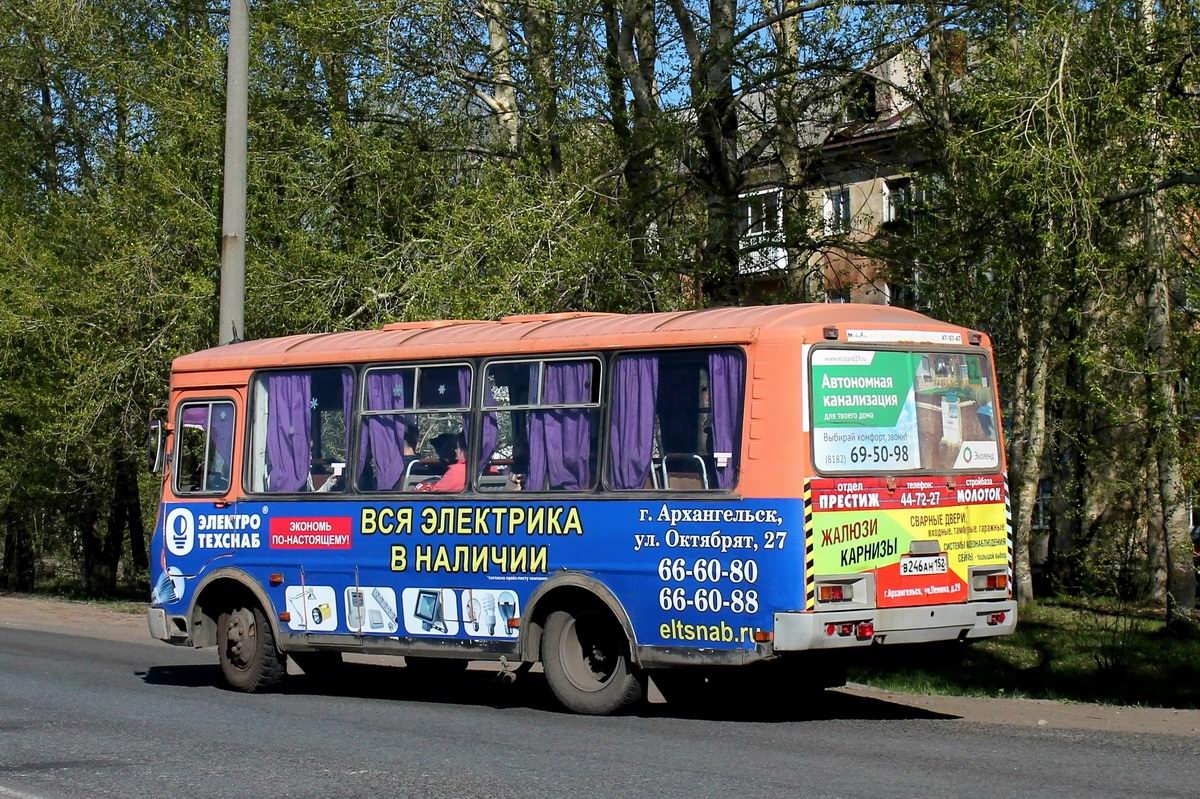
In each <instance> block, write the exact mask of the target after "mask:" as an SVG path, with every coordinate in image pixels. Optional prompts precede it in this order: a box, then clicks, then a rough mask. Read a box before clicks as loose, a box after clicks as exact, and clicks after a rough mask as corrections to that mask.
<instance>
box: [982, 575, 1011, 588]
mask: <svg viewBox="0 0 1200 799" xmlns="http://www.w3.org/2000/svg"><path fill="white" fill-rule="evenodd" d="M986 585H987V590H988V591H1003V590H1004V589H1006V588H1008V575H1007V574H989V575H988V577H987V583H986Z"/></svg>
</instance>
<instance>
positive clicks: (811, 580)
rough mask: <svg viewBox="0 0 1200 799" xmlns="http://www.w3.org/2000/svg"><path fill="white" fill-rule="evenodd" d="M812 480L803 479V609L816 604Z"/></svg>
mask: <svg viewBox="0 0 1200 799" xmlns="http://www.w3.org/2000/svg"><path fill="white" fill-rule="evenodd" d="M813 571H814V569H813V511H812V481H811V480H808V479H805V481H804V609H805V610H812V609H813V608H815V607H816V606H817V586H816V580H815V576H814V574H813Z"/></svg>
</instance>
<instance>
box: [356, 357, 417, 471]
mask: <svg viewBox="0 0 1200 799" xmlns="http://www.w3.org/2000/svg"><path fill="white" fill-rule="evenodd" d="M411 375H412V373H411V372H409V371H407V370H404V371H394V372H370V373H369V374H368V375H367V410H369V411H390V410H400V409H402V408H405V407H408V406H407V405H406V404H405V397H406V396H408V395H409V393H410V391H409V390H408V387H406V386H405V382H406V381H405V378H408V381H407V382H409V383H411V382H412V377H411ZM364 422H365V429H366V441H365V442H364V443H365V445H366V446H364V447H363V452H361V453H360V454H359V468H360V471H361V470H362V467H363V466H365V464H366V460H367V453H368V452H369V453H370V456H371V457H372V458H373V462H374V464H375V488H377V489H379V490H381V491H389V490H391V489H393V488H395V487H396V486H397V485H398V484H399V483H400V478H401V477H403V476H404V464H405V461H404V432H405V425H404V417H403V416H401V415H400V414H388V415H386V416H367V417H365V418H364Z"/></svg>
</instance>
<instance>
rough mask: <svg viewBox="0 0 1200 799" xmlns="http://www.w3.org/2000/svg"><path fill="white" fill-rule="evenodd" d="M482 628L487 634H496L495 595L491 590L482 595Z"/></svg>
mask: <svg viewBox="0 0 1200 799" xmlns="http://www.w3.org/2000/svg"><path fill="white" fill-rule="evenodd" d="M482 605H483V629H484V630H486V631H487V634H488V635H495V634H496V596H495V594H492V593H491V592H488V593H486V594H484V595H483V600H482Z"/></svg>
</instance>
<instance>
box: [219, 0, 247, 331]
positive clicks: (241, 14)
mask: <svg viewBox="0 0 1200 799" xmlns="http://www.w3.org/2000/svg"><path fill="white" fill-rule="evenodd" d="M249 62H250V13H249V10H248V9H247V8H246V0H229V62H228V68H227V73H226V77H225V191H224V198H225V201H224V208H223V210H222V214H221V308H220V313H219V315H218V322H217V343H218V344H228V343H229V342H231V341H233V340H235V339H240V338H242V337H244V336H245V334H246V321H245V318H244V311H245V304H246V138H247V110H246V106H247V99H246V95H247V84H248V83H249V80H250V66H249Z"/></svg>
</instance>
